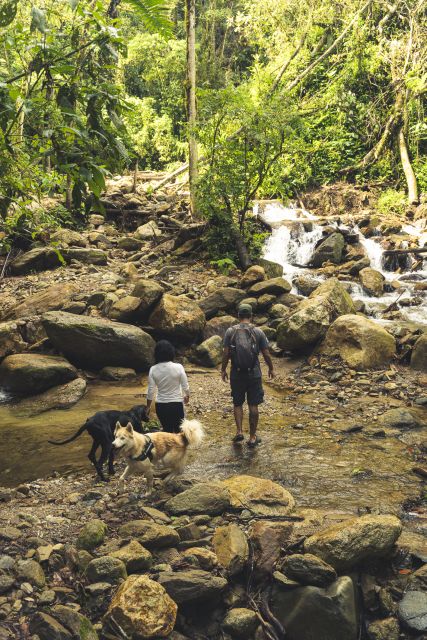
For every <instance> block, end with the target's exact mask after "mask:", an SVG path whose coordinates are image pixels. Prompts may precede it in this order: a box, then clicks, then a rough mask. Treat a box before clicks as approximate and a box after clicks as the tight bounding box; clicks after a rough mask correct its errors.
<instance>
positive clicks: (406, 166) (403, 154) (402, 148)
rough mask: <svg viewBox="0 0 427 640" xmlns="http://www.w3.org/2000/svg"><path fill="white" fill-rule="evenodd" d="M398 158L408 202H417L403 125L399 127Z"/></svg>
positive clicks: (415, 183) (413, 175)
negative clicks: (403, 176)
mask: <svg viewBox="0 0 427 640" xmlns="http://www.w3.org/2000/svg"><path fill="white" fill-rule="evenodd" d="M397 138H398V142H399V153H400V160H401V162H402V167H403V171H404V173H405V178H406V183H407V185H408V203H409V204H418V201H419V198H418V186H417V179H416V177H415V173H414V170H413V168H412V165H411V160H410V158H409V153H408V147H407V146H406V140H405V132H404V128H403V126H402V127H400V129H399V132H398V135H397Z"/></svg>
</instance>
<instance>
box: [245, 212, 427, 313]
mask: <svg viewBox="0 0 427 640" xmlns="http://www.w3.org/2000/svg"><path fill="white" fill-rule="evenodd" d="M254 213H255V214H256V215H258V217H259V218H260V219H261V220H262V221H263V222H264V223H265V224H267V225H268V226H269V227H270V228H271V229H272V232H271V235H270V237H269V238H268V240H267V242H266V244H265V247H264V252H263V257H264V258H265V259H266V260H271V261H272V262H277V263H278V264H280V265H282V266H283V276H284V277H285V278H286V279H288V280H290V281H291V282H292V281H293V280H294V278H295V277H296V276H297V275H302V274H306V275H310V276H313V277H315V278H316V279H317V280H319V281H320V280H322V279H324V276H323V275H322V274H319V273H317V272H316V270H313V269H309V268H308V267H304V265H308V263H309V262H310V259H311V256H312V255H313V252H314V250H315V248H316V245H317V243H318V241H319V240H320V239H321V238H322V235H323V227H322V225H320V224H317V223H316V220H317V218H316V216H314V215H313V214H311V213H309V212H308V211H304V210H303V209H299V208H295V207H285V206H284V205H282V204H281V203H279V202H268V203H266V204H263V205H262V206H260V205H257V206H256V207H255V209H254ZM330 226H336V223H331V225H330ZM337 231H339V226H337ZM352 232H353V233H357V234H358V236H359V242H360V244H361V245H362V246H363V248H364V250H365V252H366V255H367V257H368V259H369V261H370V266H371V267H372V269H375V270H377V271H379V272H381V273H382V274H383V276H384V278H385V283H386V284H387V283H391V282H392V281H399V283H400V284H401V285H403V289H399V290H396V291H392V292H390V293H384V294H383V295H382V296H381V297H372V296H369V295H367V294H366V293H365V291H364V290H363V288H362V286H361V284H360V283H358V282H357V281H352V280H349V281H348V282H345V281H344V284H347V285H348V287H349V290H350V293H351V295H352V297H353V298H354V299H355V300H358V301H360V302H363V303H364V305H365V308H366V312H367V314H368V315H371V316H373V317H381V312H382V311H383V310H384V309H386V308H387V307H388V306H389V305H391V304H392V303H394V302H396V301H397V304H398V307H399V310H400V312H401V316H402V318H403V319H404V320H408V321H412V322H415V323H417V324H427V292H421V291H414V285H415V283H416V282H420V281H422V280H424V279H426V278H427V260H424V263H423V266H422V267H421V268H418V269H417V270H416V271H411V268H412V266H413V264H414V263H415V260H414V258H411V257H408V268H407V269H406V270H404V271H403V272H402V270H401V272H400V273H397V272H395V271H387V270H385V268H384V249H383V248H382V246H381V244H380V241H381V237H379V236H375V237H372V238H365V237H364V235H363V234H362V233H361V232H360V230H359V229H358V227H357V226H355V227H354V228H353V229H352ZM402 233H403V235H408V236H411V237H413V238H417V239H418V244H419V246H420V247H422V246H424V243H425V242H426V241H427V233H426V230H425V229H423V228H422V223H421V221H420V223H415V224H406V225H403V227H402ZM293 292H294V293H296V292H297V291H296V288H295V286H294V285H293ZM414 298H419V299H421V303H420V304H418V305H412V303H413V302H414Z"/></svg>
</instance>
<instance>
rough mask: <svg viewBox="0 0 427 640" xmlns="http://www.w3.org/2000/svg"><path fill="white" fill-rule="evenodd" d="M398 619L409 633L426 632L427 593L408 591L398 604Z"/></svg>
mask: <svg viewBox="0 0 427 640" xmlns="http://www.w3.org/2000/svg"><path fill="white" fill-rule="evenodd" d="M399 619H400V620H401V622H402V623H403V624H404V625H405V627H407V628H408V629H411V631H417V632H423V631H427V593H426V592H425V591H408V592H407V593H405V595H404V596H403V599H402V600H401V601H400V603H399Z"/></svg>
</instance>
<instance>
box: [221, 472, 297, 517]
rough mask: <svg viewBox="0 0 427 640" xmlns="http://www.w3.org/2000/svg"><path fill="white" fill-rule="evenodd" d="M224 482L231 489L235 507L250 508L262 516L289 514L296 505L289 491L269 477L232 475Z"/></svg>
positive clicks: (231, 498) (231, 497)
mask: <svg viewBox="0 0 427 640" xmlns="http://www.w3.org/2000/svg"><path fill="white" fill-rule="evenodd" d="M222 484H223V486H224V487H225V488H226V489H227V490H228V491H229V494H230V501H231V507H232V508H233V509H248V510H249V511H252V513H254V514H257V515H261V516H270V515H271V516H287V515H289V514H290V513H291V512H292V510H293V508H294V506H295V500H294V499H293V497H292V495H291V494H290V493H289V491H287V490H286V489H284V488H283V487H281V486H280V484H277V483H276V482H272V480H268V479H267V478H257V477H255V476H246V475H242V476H232V477H231V478H227V479H226V480H223V481H222Z"/></svg>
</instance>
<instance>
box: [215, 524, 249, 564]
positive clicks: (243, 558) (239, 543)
mask: <svg viewBox="0 0 427 640" xmlns="http://www.w3.org/2000/svg"><path fill="white" fill-rule="evenodd" d="M212 546H213V548H214V551H215V553H216V556H217V558H218V562H219V563H220V564H221V565H222V566H223V567H224V568H225V569H226V570H227V572H228V574H229V575H230V576H235V575H237V574H239V573H241V572H242V571H243V569H244V568H245V566H246V564H247V562H248V560H249V546H248V540H247V538H246V535H245V534H244V533H243V531H242V530H241V529H240V527H238V526H237V524H229V525H226V526H224V527H218V528H217V529H216V530H215V533H214V535H213V538H212Z"/></svg>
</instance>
